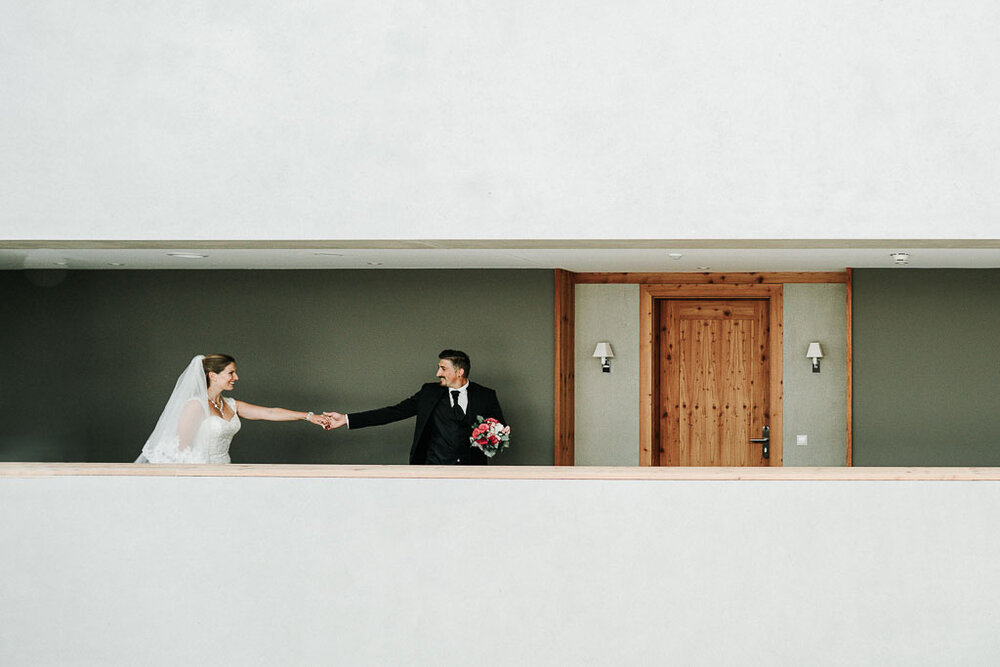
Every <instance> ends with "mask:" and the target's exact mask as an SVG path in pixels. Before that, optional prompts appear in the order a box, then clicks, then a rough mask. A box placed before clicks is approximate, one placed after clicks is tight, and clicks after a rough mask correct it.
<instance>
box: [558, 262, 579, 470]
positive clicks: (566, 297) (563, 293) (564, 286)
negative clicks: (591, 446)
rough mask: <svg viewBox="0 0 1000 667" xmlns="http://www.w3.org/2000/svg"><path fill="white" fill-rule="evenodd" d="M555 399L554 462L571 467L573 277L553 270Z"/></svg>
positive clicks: (573, 367)
mask: <svg viewBox="0 0 1000 667" xmlns="http://www.w3.org/2000/svg"><path fill="white" fill-rule="evenodd" d="M554 310H555V400H554V404H555V407H554V412H555V415H554V416H555V418H554V420H553V424H554V425H553V430H554V433H553V442H554V445H555V447H554V449H555V459H554V463H555V465H557V466H571V465H573V464H574V462H575V457H576V444H575V443H576V439H575V428H576V427H575V425H576V409H575V402H574V401H575V395H574V385H575V382H576V372H575V362H574V357H575V352H576V345H575V323H576V288H575V281H574V274H573V273H572V272H570V271H564V270H562V269H556V270H555V308H554Z"/></svg>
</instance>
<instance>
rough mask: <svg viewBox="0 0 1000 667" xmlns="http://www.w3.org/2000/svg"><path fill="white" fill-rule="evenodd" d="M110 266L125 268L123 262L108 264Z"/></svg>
mask: <svg viewBox="0 0 1000 667" xmlns="http://www.w3.org/2000/svg"><path fill="white" fill-rule="evenodd" d="M108 266H125V265H124V264H122V263H121V262H108Z"/></svg>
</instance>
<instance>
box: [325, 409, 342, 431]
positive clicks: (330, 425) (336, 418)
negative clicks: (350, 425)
mask: <svg viewBox="0 0 1000 667" xmlns="http://www.w3.org/2000/svg"><path fill="white" fill-rule="evenodd" d="M323 416H324V417H326V423H325V424H324V425H323V428H325V429H326V430H327V431H332V430H333V429H335V428H340V427H341V426H343V425H344V424H346V423H347V415H342V414H340V413H339V412H324V413H323Z"/></svg>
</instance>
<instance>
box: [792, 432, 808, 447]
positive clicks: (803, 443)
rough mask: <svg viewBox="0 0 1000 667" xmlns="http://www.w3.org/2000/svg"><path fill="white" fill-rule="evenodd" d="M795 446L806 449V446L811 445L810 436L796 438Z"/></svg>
mask: <svg viewBox="0 0 1000 667" xmlns="http://www.w3.org/2000/svg"><path fill="white" fill-rule="evenodd" d="M795 444H796V445H800V446H802V447H805V446H806V445H808V444H809V436H808V435H797V436H795Z"/></svg>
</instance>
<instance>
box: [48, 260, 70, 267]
mask: <svg viewBox="0 0 1000 667" xmlns="http://www.w3.org/2000/svg"><path fill="white" fill-rule="evenodd" d="M52 264H53V265H55V266H66V265H67V264H69V262H67V261H59V262H52Z"/></svg>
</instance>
